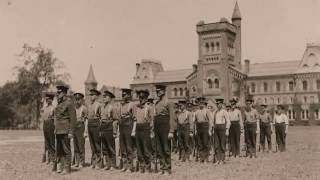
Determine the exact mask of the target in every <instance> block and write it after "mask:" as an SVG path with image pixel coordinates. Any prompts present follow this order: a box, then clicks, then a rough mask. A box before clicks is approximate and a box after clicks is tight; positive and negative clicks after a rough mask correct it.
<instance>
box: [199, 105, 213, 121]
mask: <svg viewBox="0 0 320 180" xmlns="http://www.w3.org/2000/svg"><path fill="white" fill-rule="evenodd" d="M211 120H212V115H211V112H210V111H209V110H208V109H207V108H203V109H198V110H197V111H196V112H195V121H196V122H197V123H202V122H208V123H209V122H210V121H211Z"/></svg>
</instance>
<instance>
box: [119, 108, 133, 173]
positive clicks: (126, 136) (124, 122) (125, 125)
mask: <svg viewBox="0 0 320 180" xmlns="http://www.w3.org/2000/svg"><path fill="white" fill-rule="evenodd" d="M133 118H134V117H133V103H132V102H128V103H122V104H121V106H120V120H119V131H120V139H119V140H120V152H121V157H122V161H123V164H124V168H127V169H131V170H132V168H133V164H132V162H133V158H134V153H133V140H132V137H131V132H132V126H133Z"/></svg>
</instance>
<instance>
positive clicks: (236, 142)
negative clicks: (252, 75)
mask: <svg viewBox="0 0 320 180" xmlns="http://www.w3.org/2000/svg"><path fill="white" fill-rule="evenodd" d="M230 104H231V108H230V110H229V112H228V113H229V118H230V123H231V125H230V132H229V142H230V146H231V152H232V156H233V157H239V156H240V134H241V133H243V120H242V114H241V111H240V110H239V109H238V108H237V107H236V104H237V101H236V100H235V99H232V100H230Z"/></svg>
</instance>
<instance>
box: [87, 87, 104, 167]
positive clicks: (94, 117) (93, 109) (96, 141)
mask: <svg viewBox="0 0 320 180" xmlns="http://www.w3.org/2000/svg"><path fill="white" fill-rule="evenodd" d="M99 95H100V91H98V90H96V89H90V91H89V96H90V102H89V103H88V106H87V107H88V124H87V126H88V137H89V142H90V147H91V153H92V155H91V167H92V168H95V167H96V166H97V167H99V166H100V168H102V163H101V162H102V160H101V144H100V134H99V128H100V118H101V110H100V108H101V107H100V106H101V105H100V103H99V102H98V101H97V98H98V96H99Z"/></svg>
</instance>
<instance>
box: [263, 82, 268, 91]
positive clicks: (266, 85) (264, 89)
mask: <svg viewBox="0 0 320 180" xmlns="http://www.w3.org/2000/svg"><path fill="white" fill-rule="evenodd" d="M263 91H264V92H268V83H266V82H265V83H263Z"/></svg>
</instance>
